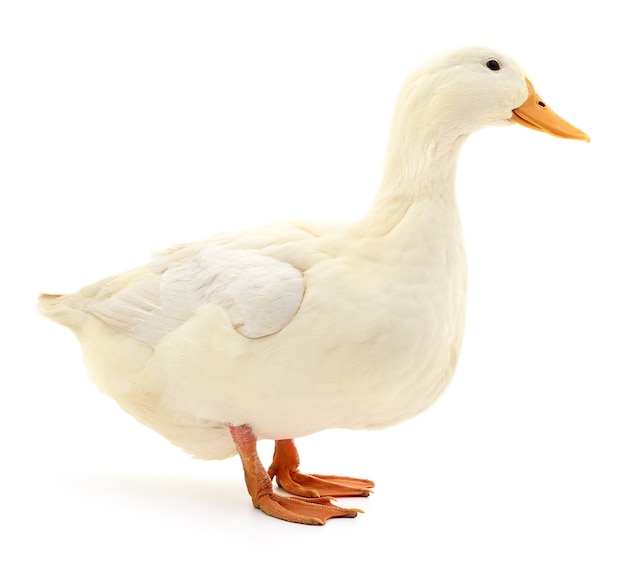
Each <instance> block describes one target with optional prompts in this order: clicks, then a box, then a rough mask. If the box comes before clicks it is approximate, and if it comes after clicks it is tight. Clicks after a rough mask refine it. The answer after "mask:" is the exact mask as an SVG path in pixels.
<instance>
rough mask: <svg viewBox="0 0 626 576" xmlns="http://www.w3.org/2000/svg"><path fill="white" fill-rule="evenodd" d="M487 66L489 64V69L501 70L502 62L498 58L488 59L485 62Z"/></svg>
mask: <svg viewBox="0 0 626 576" xmlns="http://www.w3.org/2000/svg"><path fill="white" fill-rule="evenodd" d="M485 66H487V68H489V70H500V62H498V61H497V60H487V62H485Z"/></svg>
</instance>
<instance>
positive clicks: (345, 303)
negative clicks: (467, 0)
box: [38, 47, 589, 525]
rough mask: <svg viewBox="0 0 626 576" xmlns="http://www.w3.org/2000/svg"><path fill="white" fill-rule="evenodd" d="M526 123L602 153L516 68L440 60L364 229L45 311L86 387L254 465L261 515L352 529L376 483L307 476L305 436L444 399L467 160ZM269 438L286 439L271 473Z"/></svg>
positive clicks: (148, 267)
mask: <svg viewBox="0 0 626 576" xmlns="http://www.w3.org/2000/svg"><path fill="white" fill-rule="evenodd" d="M512 124H518V125H521V126H524V127H527V128H531V129H534V130H538V131H542V132H545V133H547V134H550V135H553V136H557V137H560V138H566V139H573V140H583V141H587V142H588V141H589V137H588V136H587V134H586V133H584V132H583V131H581V130H579V129H578V128H576V127H575V126H573V125H572V124H570V123H568V122H567V121H565V120H564V119H563V118H561V117H560V116H558V115H557V114H556V113H555V112H554V111H553V110H552V109H551V108H550V107H549V106H548V105H547V104H546V103H545V102H544V101H543V100H542V99H541V98H540V97H539V96H538V95H537V93H536V91H535V89H534V87H533V84H532V83H531V82H530V80H529V79H528V76H527V74H526V73H525V71H524V70H523V69H522V67H521V66H520V65H518V64H517V63H516V62H515V61H514V60H512V59H511V58H510V57H509V56H507V55H505V54H502V53H501V52H499V51H496V50H493V49H491V48H484V47H470V48H462V49H457V50H454V51H452V52H448V53H446V54H443V55H440V56H438V57H435V58H434V59H432V60H430V61H428V62H427V63H425V64H424V65H422V66H421V67H420V68H418V69H417V70H416V71H415V72H414V73H412V74H411V75H410V76H409V77H408V79H407V81H406V82H405V84H404V85H403V87H402V88H401V90H400V93H399V95H398V98H397V102H396V105H395V108H394V111H393V116H392V121H391V128H390V132H389V139H388V145H387V151H386V154H385V156H384V159H383V170H382V177H381V180H380V184H379V187H378V190H377V192H376V193H375V194H374V195H373V203H372V205H371V207H370V209H369V210H368V211H367V212H366V214H365V215H363V216H362V217H361V218H357V219H355V220H354V221H350V222H321V221H320V222H318V221H294V222H284V223H275V224H265V225H260V226H258V227H256V228H253V229H249V230H245V231H241V232H223V233H218V234H214V235H213V236H210V237H209V238H207V239H204V240H201V241H196V242H191V243H185V244H179V245H174V246H173V247H171V248H169V249H167V250H164V251H161V252H158V253H156V254H155V255H154V256H153V257H152V259H151V260H150V261H149V262H148V263H147V264H145V265H143V266H140V267H137V268H135V269H132V270H129V271H126V272H123V273H121V274H118V275H115V276H111V277H107V278H105V279H103V280H100V281H98V282H95V283H93V284H91V285H89V286H87V287H85V288H83V289H81V290H79V291H78V292H76V293H71V294H63V295H58V294H57V295H52V294H41V295H40V296H39V302H38V308H39V311H40V312H41V313H42V314H43V315H44V316H47V317H48V318H50V319H52V320H53V321H55V322H57V323H59V324H61V325H63V326H66V327H68V328H69V329H70V330H72V332H73V333H74V334H75V336H76V337H77V339H78V340H79V341H80V343H81V345H82V349H83V354H84V362H85V365H86V368H87V372H88V376H89V378H90V379H91V380H92V381H93V382H94V383H95V384H96V385H97V387H98V388H99V389H100V390H101V391H102V392H104V393H105V394H107V395H109V396H110V397H112V398H113V399H114V400H115V401H116V402H117V403H118V404H119V406H120V407H121V408H122V409H123V410H125V411H126V412H128V413H129V414H130V415H132V416H133V417H134V418H135V419H136V420H138V421H139V422H140V423H142V424H144V425H146V426H148V427H150V428H151V429H153V430H154V431H156V432H157V433H159V434H161V435H162V436H164V437H165V438H166V439H167V440H169V441H170V442H171V443H172V444H173V445H175V446H177V447H178V448H180V449H182V450H184V451H185V452H187V453H189V454H191V455H193V456H194V457H196V458H199V459H205V460H212V459H224V458H229V457H232V456H237V455H239V457H240V459H241V464H242V467H243V472H244V479H245V483H246V487H247V490H248V493H249V495H250V497H251V500H252V504H253V506H254V507H255V508H257V509H259V510H261V511H262V512H264V513H265V514H267V515H269V516H271V517H274V518H277V519H280V520H285V521H288V522H294V523H300V524H309V525H322V524H325V523H326V522H327V521H328V520H329V519H332V518H342V517H350V518H354V517H356V516H357V515H358V514H359V513H360V512H361V510H359V509H357V508H344V507H342V506H339V505H337V504H336V503H335V499H336V498H339V497H357V496H368V495H369V494H370V493H371V491H372V488H373V487H374V483H373V482H372V481H370V480H367V479H361V478H352V477H346V476H335V475H321V474H305V473H303V472H301V471H300V457H299V454H298V450H297V448H296V444H295V440H296V439H297V438H301V437H303V436H307V435H310V434H314V433H316V432H320V431H322V430H326V429H333V428H340V429H352V430H373V429H383V428H386V427H389V426H392V425H396V424H399V423H401V422H403V421H406V420H408V419H410V418H413V417H415V416H416V415H418V414H419V413H420V412H423V411H424V410H425V409H427V408H428V407H429V406H431V405H432V404H433V403H434V402H435V401H436V400H437V399H438V398H439V397H440V396H441V394H442V392H443V391H444V390H445V389H446V387H447V386H448V384H449V383H450V381H451V379H452V377H453V374H454V372H455V368H456V366H457V362H458V359H459V354H460V351H461V344H462V339H463V332H464V323H465V308H466V292H467V263H466V255H465V249H464V243H463V234H462V228H461V219H460V215H459V209H458V205H457V200H456V192H455V174H456V167H457V161H458V157H459V152H460V150H461V148H462V145H463V143H464V142H465V141H466V139H467V137H468V136H469V135H470V134H471V133H473V132H475V131H477V130H479V129H482V128H485V127H488V126H507V125H512ZM355 192H356V191H355ZM353 193H354V192H353ZM261 440H271V441H273V442H274V455H273V459H272V462H271V464H270V466H269V467H268V468H266V467H265V466H264V465H263V463H262V462H261V460H260V458H259V455H258V452H257V443H258V442H259V441H261ZM274 480H275V481H276V484H277V486H279V487H280V488H282V490H283V491H277V490H276V489H275V488H274ZM285 493H288V494H289V495H285Z"/></svg>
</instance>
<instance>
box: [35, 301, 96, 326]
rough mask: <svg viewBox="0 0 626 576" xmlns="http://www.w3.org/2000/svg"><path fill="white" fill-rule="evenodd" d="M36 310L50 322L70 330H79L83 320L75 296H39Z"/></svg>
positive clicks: (82, 314)
mask: <svg viewBox="0 0 626 576" xmlns="http://www.w3.org/2000/svg"><path fill="white" fill-rule="evenodd" d="M37 310H39V312H40V313H41V314H43V315H44V316H46V317H47V318H50V320H54V322H57V323H58V324H61V325H63V326H67V327H68V328H70V329H72V330H76V329H78V328H80V327H81V326H82V324H83V322H84V318H85V313H84V312H83V311H82V306H81V305H80V302H79V299H78V298H77V297H76V295H75V294H40V295H39V302H38V304H37Z"/></svg>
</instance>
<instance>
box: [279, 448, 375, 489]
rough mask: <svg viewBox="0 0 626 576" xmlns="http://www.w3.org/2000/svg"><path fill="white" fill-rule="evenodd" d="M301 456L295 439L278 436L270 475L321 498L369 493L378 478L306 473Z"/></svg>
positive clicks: (282, 485) (293, 487)
mask: <svg viewBox="0 0 626 576" xmlns="http://www.w3.org/2000/svg"><path fill="white" fill-rule="evenodd" d="M299 464H300V458H299V456H298V451H297V450H296V445H295V444H294V441H293V440H276V447H275V449H274V459H273V461H272V465H271V466H270V467H269V469H268V473H269V476H270V478H272V479H273V478H276V482H277V484H278V485H279V486H280V487H281V488H282V489H283V490H286V491H287V492H290V493H291V494H295V495H296V496H304V497H307V498H317V497H320V496H331V497H336V498H344V497H347V496H369V495H370V492H371V489H372V488H373V487H374V482H372V481H371V480H361V479H359V478H350V477H348V476H322V475H320V474H302V472H300V471H299V470H298V466H299Z"/></svg>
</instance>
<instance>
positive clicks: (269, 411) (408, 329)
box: [54, 199, 466, 459]
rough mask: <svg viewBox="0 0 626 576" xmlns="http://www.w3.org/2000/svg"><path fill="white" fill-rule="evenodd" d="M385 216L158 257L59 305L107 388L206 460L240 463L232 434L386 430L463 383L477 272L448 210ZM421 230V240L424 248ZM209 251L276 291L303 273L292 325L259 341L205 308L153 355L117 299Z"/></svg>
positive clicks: (227, 238)
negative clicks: (257, 264)
mask: <svg viewBox="0 0 626 576" xmlns="http://www.w3.org/2000/svg"><path fill="white" fill-rule="evenodd" d="M401 201H402V200H400V199H394V200H392V201H391V202H392V203H399V202H401ZM383 203H385V202H383ZM382 212H383V214H385V216H387V212H386V211H385V210H383V211H382ZM377 218H378V216H377V213H376V211H375V210H373V211H372V212H371V213H370V214H369V216H368V217H367V218H366V223H365V222H363V223H358V224H343V225H324V224H316V223H293V224H283V225H278V226H265V227H262V228H258V229H256V230H251V231H248V232H247V233H243V234H235V235H221V236H217V237H215V238H212V239H209V240H207V241H204V242H198V243H193V244H188V245H184V246H180V247H177V248H175V249H173V250H172V251H171V252H169V253H165V254H160V255H157V256H156V258H155V260H154V263H155V264H156V266H155V265H153V266H152V267H150V266H147V267H145V268H139V269H137V270H134V271H131V272H128V273H126V274H122V275H120V276H117V277H114V278H111V279H106V280H104V281H102V282H101V283H98V284H95V285H92V286H89V287H87V288H86V289H84V290H83V291H82V292H79V293H78V294H76V295H70V296H61V297H59V298H58V299H55V300H54V306H55V307H56V309H57V311H58V312H60V313H69V315H70V316H73V317H75V318H76V319H77V321H78V326H77V327H73V330H74V331H75V333H76V334H77V336H78V337H79V339H80V340H81V343H82V345H83V349H84V353H85V362H86V365H87V368H88V371H89V374H90V377H91V379H92V380H94V381H95V382H96V383H97V385H98V386H99V387H100V389H101V390H102V391H103V392H105V393H106V394H108V395H109V396H111V397H113V398H114V399H115V400H116V401H117V402H118V403H119V404H120V406H121V407H122V408H123V409H124V410H126V411H127V412H129V413H130V414H131V415H133V416H134V417H135V418H137V419H138V420H139V421H141V422H142V423H144V424H146V425H148V426H150V427H151V428H153V429H154V430H156V431H157V432H158V433H160V434H162V435H163V436H165V437H166V438H167V439H169V440H170V441H171V442H172V443H174V444H175V445H177V446H179V447H180V448H182V449H183V450H185V451H187V452H189V453H191V454H193V455H194V456H196V457H198V458H205V459H212V458H224V457H228V456H232V455H234V454H236V449H235V446H234V443H233V441H232V439H231V437H230V433H229V425H230V424H233V423H234V424H243V423H247V424H249V425H251V427H252V428H253V430H254V432H255V434H256V436H257V437H258V438H266V439H280V438H293V437H300V436H304V435H307V434H311V433H313V432H318V431H320V430H324V429H328V428H352V429H367V428H370V429H371V428H383V427H387V426H390V425H392V424H396V423H398V422H401V421H403V420H406V419H408V418H411V417H413V416H415V415H416V414H417V413H419V412H420V411H421V410H423V409H425V408H426V407H428V406H429V405H430V404H431V403H432V402H433V401H434V400H435V399H436V398H437V397H438V396H439V394H440V393H441V392H442V391H443V389H444V388H445V386H446V385H447V384H448V382H449V381H450V379H451V377H452V374H453V372H454V367H455V365H456V361H457V358H458V354H459V351H460V345H461V338H462V334H463V325H464V308H465V284H466V265H465V255H464V250H463V242H462V234H461V228H460V220H459V216H458V211H457V209H456V204H455V202H453V201H452V202H450V199H447V201H444V200H443V199H436V200H428V201H424V202H421V203H419V204H418V205H409V204H408V203H407V206H406V211H404V210H402V211H400V213H399V214H398V218H397V221H395V222H390V221H389V220H388V219H387V218H385V219H381V221H377ZM363 224H365V226H366V227H367V228H368V229H369V232H368V233H367V234H365V233H364V231H365V230H364V228H363ZM376 227H378V228H376ZM431 228H432V233H430V231H429V230H430V229H431ZM372 229H374V230H377V231H376V233H375V234H372V233H371V230H372ZM415 230H421V231H424V238H423V239H421V240H420V241H419V242H415ZM438 230H445V231H446V232H445V234H441V233H439V234H438V233H437V231H438ZM211 250H214V251H216V252H217V255H218V256H219V255H220V254H226V255H227V256H229V257H239V258H241V259H243V260H244V261H245V260H246V259H247V258H250V256H251V255H254V256H258V255H262V256H263V257H264V258H267V259H268V260H267V264H268V268H269V269H266V270H261V271H259V274H258V275H256V276H255V278H256V279H257V280H258V281H259V282H262V281H263V279H264V276H263V275H264V274H267V275H268V277H267V281H268V282H271V281H272V280H273V278H272V277H271V276H270V275H271V274H272V273H273V272H272V266H273V265H276V264H280V265H285V266H286V267H289V268H290V269H293V270H294V271H297V276H298V277H299V278H301V281H302V282H303V285H304V286H305V289H304V291H303V294H302V298H301V301H300V302H299V304H298V306H297V311H296V312H295V314H294V315H293V318H292V319H291V320H290V321H289V322H288V323H287V324H286V325H285V326H284V327H282V328H281V329H279V330H278V331H276V332H274V333H272V334H269V335H267V336H262V337H258V338H250V337H246V336H244V335H242V334H241V333H240V332H238V331H237V330H236V329H235V328H234V327H233V324H232V322H231V319H230V318H229V316H228V314H227V313H226V312H224V310H223V308H221V307H220V306H218V305H216V304H214V303H211V302H208V303H205V304H202V305H201V306H199V307H198V308H197V309H196V310H195V311H194V314H193V315H192V316H191V317H190V318H188V319H187V320H186V321H184V322H183V323H181V324H180V326H178V327H177V328H176V329H174V330H173V331H171V332H169V333H167V334H165V335H163V336H162V337H160V338H159V339H158V340H157V341H156V342H154V343H153V342H146V341H142V340H140V339H138V338H137V337H135V336H134V335H132V334H129V333H128V332H127V331H125V330H124V329H123V327H120V326H119V324H116V323H115V321H114V319H112V318H111V317H110V316H111V315H112V312H111V311H110V310H107V309H106V303H107V302H108V300H109V299H110V298H111V296H108V298H107V296H106V295H110V294H115V295H119V294H120V293H123V292H124V291H125V290H127V291H132V290H133V286H135V285H137V284H140V283H141V281H142V280H143V281H145V279H146V278H148V279H149V280H150V282H152V283H157V284H160V283H162V282H163V275H164V272H167V271H168V270H172V269H173V268H176V267H177V266H178V267H180V266H181V263H182V264H183V265H185V263H186V262H188V261H191V260H192V259H193V258H196V257H197V256H198V254H202V253H203V252H209V253H211ZM211 256H212V254H211V255H210V256H209V258H210V257H211ZM155 270H156V271H155ZM138 278H139V280H137V279H138ZM103 295H104V298H103ZM294 300H295V298H294ZM103 303H104V304H105V305H104V306H103ZM68 309H69V310H68ZM87 310H89V311H87ZM61 311H63V312H61ZM77 313H78V314H77ZM106 315H108V316H109V317H107V316H106Z"/></svg>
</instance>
